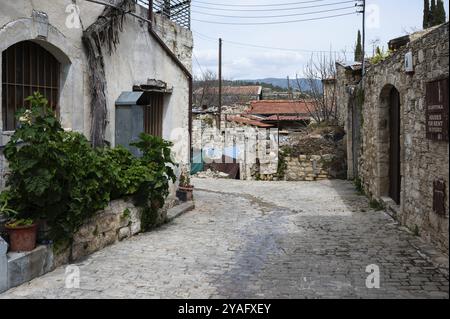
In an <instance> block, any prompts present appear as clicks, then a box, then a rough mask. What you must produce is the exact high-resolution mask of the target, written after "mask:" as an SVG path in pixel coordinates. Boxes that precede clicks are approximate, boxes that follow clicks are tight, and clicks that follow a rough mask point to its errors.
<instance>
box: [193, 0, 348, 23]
mask: <svg viewBox="0 0 450 319" xmlns="http://www.w3.org/2000/svg"><path fill="white" fill-rule="evenodd" d="M348 2H353V1H344V2H342V3H348ZM346 9H353V7H343V8H335V9H328V10H320V11H312V12H303V13H293V14H285V15H273V16H250V17H244V16H229V15H221V14H212V13H206V12H199V11H192V13H196V14H203V15H208V16H214V17H223V18H236V19H265V18H284V17H298V16H305V15H310V14H317V13H325V12H334V11H342V10H346Z"/></svg>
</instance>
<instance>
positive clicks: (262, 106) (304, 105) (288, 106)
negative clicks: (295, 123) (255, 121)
mask: <svg viewBox="0 0 450 319" xmlns="http://www.w3.org/2000/svg"><path fill="white" fill-rule="evenodd" d="M313 109H314V104H313V103H312V102H310V101H287V100H286V101H284V100H276V101H269V100H263V101H252V102H251V105H250V109H249V111H248V113H249V114H261V115H274V114H282V115H291V114H292V115H294V114H295V115H299V114H302V115H307V114H309V113H310V111H312V110H313Z"/></svg>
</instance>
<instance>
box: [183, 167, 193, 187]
mask: <svg viewBox="0 0 450 319" xmlns="http://www.w3.org/2000/svg"><path fill="white" fill-rule="evenodd" d="M180 186H181V187H191V186H192V185H191V178H190V176H189V172H187V171H186V170H183V171H182V172H181V174H180Z"/></svg>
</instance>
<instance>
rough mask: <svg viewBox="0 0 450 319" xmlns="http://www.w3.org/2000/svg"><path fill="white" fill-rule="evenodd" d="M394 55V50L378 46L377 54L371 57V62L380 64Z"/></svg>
mask: <svg viewBox="0 0 450 319" xmlns="http://www.w3.org/2000/svg"><path fill="white" fill-rule="evenodd" d="M391 55H392V51H391V50H388V51H387V52H384V50H381V49H380V48H379V47H377V52H376V54H375V55H374V56H373V57H372V58H371V59H370V63H372V64H378V63H380V62H383V61H384V60H386V59H387V58H389V57H390V56H391Z"/></svg>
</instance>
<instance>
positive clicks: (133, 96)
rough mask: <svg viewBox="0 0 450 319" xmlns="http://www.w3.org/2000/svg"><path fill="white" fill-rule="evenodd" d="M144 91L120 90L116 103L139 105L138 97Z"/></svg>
mask: <svg viewBox="0 0 450 319" xmlns="http://www.w3.org/2000/svg"><path fill="white" fill-rule="evenodd" d="M142 95H144V92H122V94H120V96H119V98H118V99H117V101H116V105H139V103H138V102H139V99H140V98H141V97H142Z"/></svg>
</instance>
